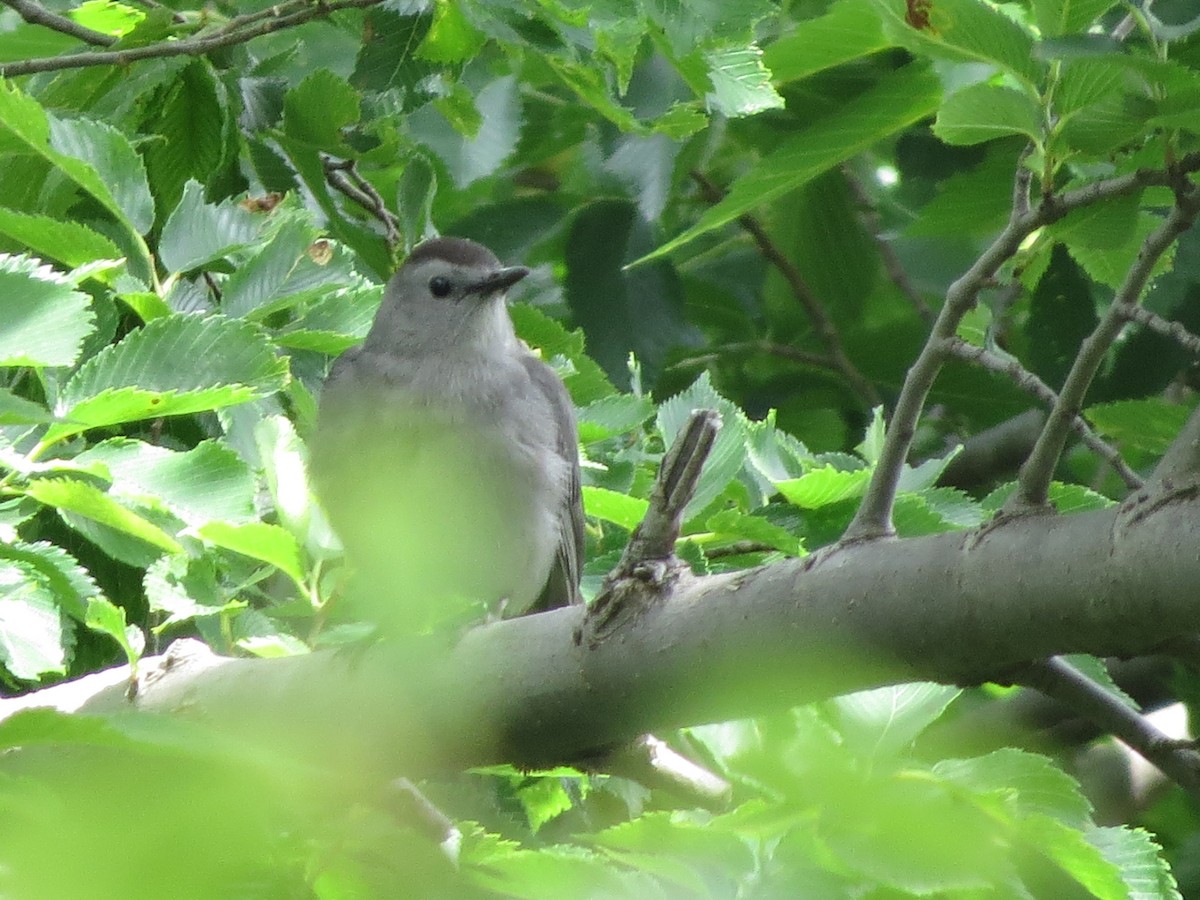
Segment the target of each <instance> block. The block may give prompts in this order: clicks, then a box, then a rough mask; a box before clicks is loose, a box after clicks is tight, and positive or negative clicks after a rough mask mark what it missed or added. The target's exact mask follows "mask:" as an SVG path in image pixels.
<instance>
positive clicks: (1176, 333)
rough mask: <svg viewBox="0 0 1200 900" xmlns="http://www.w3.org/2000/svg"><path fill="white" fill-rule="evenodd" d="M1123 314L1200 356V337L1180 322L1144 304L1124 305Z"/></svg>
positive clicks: (1131, 320)
mask: <svg viewBox="0 0 1200 900" xmlns="http://www.w3.org/2000/svg"><path fill="white" fill-rule="evenodd" d="M1121 315H1123V316H1124V317H1125V318H1126V319H1128V320H1129V321H1130V322H1137V323H1138V324H1139V325H1144V326H1145V327H1147V328H1149V329H1150V330H1151V331H1153V332H1156V333H1158V334H1161V335H1163V336H1165V337H1169V338H1171V339H1172V340H1173V341H1175V342H1176V343H1178V344H1179V345H1180V346H1181V347H1183V348H1184V349H1185V350H1187V351H1188V352H1189V353H1194V354H1195V355H1197V356H1200V337H1198V336H1196V335H1194V334H1192V333H1191V332H1190V331H1188V330H1187V329H1186V328H1184V327H1183V325H1181V324H1180V323H1179V322H1173V321H1171V320H1170V319H1164V318H1163V317H1162V316H1160V315H1159V314H1158V313H1155V312H1151V311H1150V310H1148V309H1146V307H1144V306H1127V307H1124V308H1123V309H1122V310H1121Z"/></svg>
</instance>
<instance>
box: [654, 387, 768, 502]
mask: <svg viewBox="0 0 1200 900" xmlns="http://www.w3.org/2000/svg"><path fill="white" fill-rule="evenodd" d="M698 409H711V410H716V411H717V412H718V413H719V414H720V416H721V428H720V430H719V431H718V432H717V439H716V440H715V441H714V442H713V446H712V450H711V451H710V452H709V454H708V459H707V460H706V461H705V463H704V469H703V470H702V471H701V473H700V479H699V481H698V482H697V483H696V493H695V495H694V496H693V497H692V499H691V502H689V503H688V505H687V509H686V510H685V512H684V518H685V520H686V519H687V517H689V516H694V515H695V514H696V513H698V512H700V511H701V510H702V509H704V508H705V507H706V506H708V504H710V503H712V501H713V500H715V499H716V498H717V497H718V496H720V494H721V492H722V491H724V490H725V488H726V486H727V485H728V484H729V483H730V482H731V481H733V479H734V478H736V477H737V475H738V473H739V472H741V471H742V468H743V467H744V466H745V465H746V463H747V462H748V461H749V454H748V453H747V451H746V445H747V444H748V443H749V439H750V438H749V426H748V424H747V421H746V414H745V413H743V412H742V411H741V410H740V409H738V408H737V406H735V405H734V404H733V403H730V402H729V401H728V400H726V399H725V398H724V397H722V396H721V395H720V394H718V393H717V390H716V388H714V387H713V385H712V379H711V378H710V377H709V374H708V372H705V373H704V374H703V375H701V376H700V377H699V378H697V379H696V381H695V382H693V383H692V385H691V387H688V388H686V389H685V390H683V391H681V392H680V393H678V394H676V395H675V396H673V397H669V398H668V399H666V400H664V401H663V402H662V403H661V404H660V405H659V407H658V416H657V419H656V421H657V423H658V430H659V431H660V432H661V433H662V436H663V443H665V444H666V446H667V447H670V446H671V444H672V442H673V441H674V440H675V437H676V435H678V434H679V432H680V430H682V428H683V426H684V425H685V424H687V420H688V419H689V418H690V417H691V414H692V413H693V412H694V411H695V410H698Z"/></svg>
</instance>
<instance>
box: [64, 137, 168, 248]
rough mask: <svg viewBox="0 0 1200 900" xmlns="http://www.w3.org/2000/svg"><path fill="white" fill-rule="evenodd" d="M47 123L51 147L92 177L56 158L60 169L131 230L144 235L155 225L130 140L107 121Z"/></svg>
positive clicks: (145, 182)
mask: <svg viewBox="0 0 1200 900" xmlns="http://www.w3.org/2000/svg"><path fill="white" fill-rule="evenodd" d="M49 122H50V146H51V147H52V148H53V149H54V150H56V151H57V152H58V153H60V154H62V155H63V156H64V157H71V158H72V159H71V162H72V163H82V164H83V165H84V166H86V167H87V169H88V170H90V172H92V173H94V177H91V176H89V175H87V174H86V173H85V170H84V168H83V166H81V165H78V164H73V165H68V164H67V163H68V160H66V159H61V158H60V159H59V165H60V167H61V168H63V169H64V170H65V171H68V172H69V174H72V178H73V179H74V180H75V181H77V182H78V183H79V185H80V186H81V187H82V188H84V190H86V191H87V192H88V193H90V194H91V195H92V196H93V197H95V198H96V199H97V200H99V201H100V202H101V203H102V204H104V205H105V206H107V207H109V209H110V210H111V211H112V212H113V214H114V215H116V216H117V217H118V218H119V219H121V220H122V221H124V222H128V223H129V226H130V228H131V229H132V230H133V231H135V232H136V233H138V234H146V233H147V232H148V231H149V230H150V229H151V228H152V227H153V225H154V198H153V197H151V195H150V183H149V181H148V180H147V179H146V167H145V166H144V165H143V164H142V158H141V157H140V156H138V154H137V151H136V150H134V149H133V145H132V144H131V143H130V142H129V139H128V138H127V137H125V135H124V134H122V133H121V132H120V131H118V130H117V129H116V128H114V127H113V126H112V125H109V124H107V123H106V122H97V121H94V120H90V119H56V118H53V117H51V118H50V120H49ZM70 170H74V172H73V173H71V172H70Z"/></svg>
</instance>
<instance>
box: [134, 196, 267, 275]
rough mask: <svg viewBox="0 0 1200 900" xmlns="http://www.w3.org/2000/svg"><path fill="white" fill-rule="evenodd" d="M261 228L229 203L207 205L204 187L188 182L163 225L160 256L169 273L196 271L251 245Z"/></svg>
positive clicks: (258, 222)
mask: <svg viewBox="0 0 1200 900" xmlns="http://www.w3.org/2000/svg"><path fill="white" fill-rule="evenodd" d="M261 224H262V222H261V220H258V219H256V218H255V217H254V216H253V215H252V214H251V213H249V212H247V211H246V210H244V209H242V207H241V206H240V205H239V204H237V203H234V202H232V201H230V200H226V201H225V202H223V203H220V204H218V205H216V206H213V205H211V204H208V203H205V202H204V187H203V186H202V185H201V184H199V182H196V181H188V182H187V184H185V185H184V186H183V196H182V197H181V198H180V200H179V205H178V206H176V207H175V209H173V210H172V211H171V215H170V216H168V217H167V222H166V224H165V225H163V230H162V237H161V238H160V239H159V242H158V255H159V258H160V259H161V260H162V263H163V265H164V266H166V268H167V271H169V272H186V271H189V270H191V269H196V268H199V267H200V266H202V265H204V264H205V263H209V262H212V261H213V260H216V259H220V258H221V257H223V256H225V255H226V254H228V253H230V252H231V251H233V250H236V249H239V248H241V247H244V246H246V245H247V244H250V243H252V242H253V241H254V239H255V238H256V237H257V236H258V231H259V228H260V227H261Z"/></svg>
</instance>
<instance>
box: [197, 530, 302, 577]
mask: <svg viewBox="0 0 1200 900" xmlns="http://www.w3.org/2000/svg"><path fill="white" fill-rule="evenodd" d="M194 530H195V533H196V534H197V535H198V536H200V537H201V538H203V539H204V540H206V541H209V542H211V543H213V544H215V545H216V546H218V547H223V548H225V549H226V550H232V551H233V552H234V553H240V554H241V555H242V556H249V557H250V558H251V559H257V560H260V561H261V562H265V563H267V564H269V565H272V566H274V567H275V568H277V569H278V570H279V571H281V572H283V574H285V575H287V576H288V577H289V578H290V579H292V581H293V582H295V583H296V585H297V586H299V587H301V588H303V587H304V571H303V566H302V564H301V562H300V546H299V544H297V543H296V539H295V538H294V537H293V536H292V535H291V534H290V533H288V532H287V531H285V530H284V529H282V528H280V527H279V526H278V525H269V524H267V523H266V522H247V523H245V524H242V525H237V524H234V523H232V522H209V523H207V524H205V525H201V526H200V527H199V528H196V529H194Z"/></svg>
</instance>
